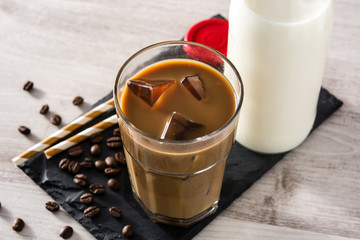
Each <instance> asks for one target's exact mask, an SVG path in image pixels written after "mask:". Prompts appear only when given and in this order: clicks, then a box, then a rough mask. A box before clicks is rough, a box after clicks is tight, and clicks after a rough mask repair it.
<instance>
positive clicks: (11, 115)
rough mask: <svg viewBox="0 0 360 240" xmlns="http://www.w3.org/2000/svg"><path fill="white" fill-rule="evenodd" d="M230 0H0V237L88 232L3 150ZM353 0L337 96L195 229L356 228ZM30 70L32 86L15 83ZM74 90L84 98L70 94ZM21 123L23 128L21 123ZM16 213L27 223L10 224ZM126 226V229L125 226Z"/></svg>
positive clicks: (358, 231)
mask: <svg viewBox="0 0 360 240" xmlns="http://www.w3.org/2000/svg"><path fill="white" fill-rule="evenodd" d="M228 6H229V0H226V1H215V0H212V1H206V0H185V1H171V0H162V1H160V0H153V1H139V0H138V1H135V0H121V1H115V0H113V1H110V0H101V1H99V0H53V1H48V0H33V1H23V0H0V84H1V87H0V121H1V124H0V201H1V204H2V207H1V209H0V239H44V240H45V239H57V238H59V237H58V234H59V231H60V229H61V228H62V227H63V226H64V225H71V226H72V227H73V228H74V231H75V233H74V235H73V237H72V239H93V237H92V235H91V234H90V233H88V232H87V231H86V230H85V229H84V228H83V227H82V226H81V225H80V224H79V223H77V222H76V221H75V220H74V219H73V218H72V217H71V216H70V215H68V214H67V213H66V212H65V211H64V210H63V209H62V210H61V211H60V212H58V213H57V214H49V212H48V211H47V210H46V209H45V208H44V204H45V202H47V201H49V200H51V198H50V197H49V196H48V195H47V194H46V193H45V192H44V191H43V190H42V189H40V188H39V187H38V186H37V185H36V184H34V183H33V182H32V180H31V179H30V178H29V177H27V176H26V175H25V174H24V173H23V172H22V171H21V170H20V169H18V168H16V167H14V166H13V164H12V162H11V159H12V158H13V157H14V156H17V155H18V154H20V153H22V152H23V151H24V150H25V149H27V148H28V147H30V146H32V145H33V144H34V143H36V142H38V141H40V140H41V139H43V138H45V137H47V136H49V135H50V134H51V133H53V132H54V131H56V130H57V129H58V127H56V126H54V125H52V124H51V123H50V122H49V119H48V118H47V117H45V116H43V115H40V114H39V113H38V111H39V109H40V107H41V106H42V105H43V104H45V103H47V104H49V106H50V111H52V112H54V113H58V114H59V115H60V116H61V117H62V122H63V123H64V124H65V123H68V122H70V121H71V120H73V119H74V118H75V117H76V116H78V115H79V114H81V113H82V111H83V110H84V109H85V108H87V107H89V106H90V105H91V104H93V103H94V102H96V101H97V100H98V99H99V98H101V97H103V96H104V95H106V94H107V93H108V92H109V91H110V90H111V89H112V85H113V82H114V79H115V77H116V74H117V71H118V69H119V67H120V66H121V64H122V63H123V62H124V61H125V60H126V59H127V58H128V57H129V56H130V55H132V54H133V53H135V52H136V51H137V50H139V49H140V48H143V47H145V46H147V45H150V44H152V43H155V42H159V41H164V40H177V39H180V38H181V37H182V36H183V34H184V33H185V32H186V30H187V29H188V28H189V27H190V26H191V25H193V24H194V23H196V22H198V21H200V20H203V19H206V18H208V17H210V16H212V15H215V14H217V13H221V14H222V15H223V16H225V17H227V16H228ZM359 13H360V2H359V1H357V0H341V1H340V0H337V1H335V23H334V29H333V34H332V40H331V45H330V49H329V55H328V60H327V65H326V70H325V76H324V82H323V86H324V87H325V88H327V89H328V90H329V91H330V92H331V93H333V94H334V95H335V96H337V97H338V98H340V99H341V100H343V101H344V105H343V106H342V108H341V109H340V110H339V111H337V112H336V113H335V114H334V115H333V116H332V117H331V118H330V119H328V120H327V121H326V122H325V123H323V124H322V125H321V126H320V127H319V128H318V129H317V130H316V131H315V132H314V133H312V134H311V136H310V137H309V138H308V139H307V140H306V141H305V142H304V143H303V144H302V145H301V146H300V147H298V148H297V149H296V150H294V151H292V152H291V153H290V154H288V155H286V157H285V158H284V159H283V160H281V161H280V162H279V163H278V164H277V165H276V166H275V167H273V168H272V169H271V170H270V171H269V172H268V173H267V174H265V175H264V176H263V177H262V178H261V179H260V180H259V181H257V182H256V183H255V184H254V185H253V186H252V187H251V188H250V189H249V190H247V191H246V192H245V193H244V194H243V195H242V196H240V197H239V198H238V199H237V200H236V201H235V202H234V203H233V204H232V205H231V206H230V207H229V208H228V209H227V210H226V211H224V212H223V213H221V214H220V216H218V217H217V218H216V219H215V220H214V221H213V222H212V223H211V224H210V225H208V226H207V227H206V228H205V229H204V230H203V231H202V232H201V233H200V234H198V235H197V236H196V238H197V239H360V77H359V75H360V17H359ZM26 80H31V81H33V82H34V84H35V85H34V89H33V91H32V92H31V93H29V92H26V91H23V90H22V86H23V84H24V82H25V81H26ZM77 95H81V96H83V97H84V99H85V104H83V105H82V106H81V107H76V106H74V105H73V104H72V100H73V98H74V97H75V96H77ZM19 125H26V126H28V127H29V128H31V131H32V134H31V135H30V136H28V137H26V136H23V135H21V134H20V133H19V132H18V130H17V128H18V126H19ZM16 217H21V218H22V219H24V221H25V223H26V227H25V228H24V230H23V231H22V232H20V233H17V232H15V231H13V230H12V229H11V225H12V222H13V220H14V219H15V218H16ZM135 231H136V229H135Z"/></svg>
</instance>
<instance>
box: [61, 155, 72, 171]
mask: <svg viewBox="0 0 360 240" xmlns="http://www.w3.org/2000/svg"><path fill="white" fill-rule="evenodd" d="M69 163H70V160H69V159H68V158H63V159H61V161H60V162H59V168H60V169H61V170H66V169H68V166H69Z"/></svg>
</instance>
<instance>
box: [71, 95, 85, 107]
mask: <svg viewBox="0 0 360 240" xmlns="http://www.w3.org/2000/svg"><path fill="white" fill-rule="evenodd" d="M83 102H84V99H83V98H82V97H80V96H76V97H75V98H74V100H73V104H74V105H81V104H82V103H83Z"/></svg>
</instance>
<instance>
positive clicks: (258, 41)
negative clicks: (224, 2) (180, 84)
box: [228, 0, 333, 153]
mask: <svg viewBox="0 0 360 240" xmlns="http://www.w3.org/2000/svg"><path fill="white" fill-rule="evenodd" d="M332 18H333V2H332V0H310V1H309V0H271V1H270V0H232V1H231V4H230V11H229V40H228V57H229V59H230V60H231V61H232V62H233V63H234V65H235V66H236V68H237V70H238V71H239V72H240V74H241V76H242V79H243V82H244V89H245V96H246V97H245V99H244V105H243V107H242V110H241V115H240V118H239V126H238V131H237V137H236V140H237V141H239V142H240V143H241V144H242V145H244V146H245V147H247V148H249V149H252V150H254V151H257V152H262V153H279V152H285V151H288V150H291V149H293V148H294V147H296V146H297V145H299V144H300V143H301V142H302V141H303V140H304V139H305V138H306V137H307V135H308V134H309V132H310V130H311V128H312V126H313V123H314V120H315V115H316V107H317V101H318V97H319V92H320V87H321V82H322V76H323V71H324V66H325V60H326V54H327V47H328V42H329V38H330V33H331V29H332Z"/></svg>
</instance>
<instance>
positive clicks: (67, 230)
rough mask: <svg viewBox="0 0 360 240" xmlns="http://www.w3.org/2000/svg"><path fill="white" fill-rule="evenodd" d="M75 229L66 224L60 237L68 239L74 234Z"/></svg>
mask: <svg viewBox="0 0 360 240" xmlns="http://www.w3.org/2000/svg"><path fill="white" fill-rule="evenodd" d="M73 232H74V230H73V229H72V227H70V226H65V227H63V228H62V229H61V231H60V237H62V238H63V239H68V238H70V237H71V236H72V235H73Z"/></svg>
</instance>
